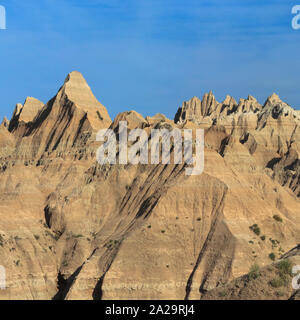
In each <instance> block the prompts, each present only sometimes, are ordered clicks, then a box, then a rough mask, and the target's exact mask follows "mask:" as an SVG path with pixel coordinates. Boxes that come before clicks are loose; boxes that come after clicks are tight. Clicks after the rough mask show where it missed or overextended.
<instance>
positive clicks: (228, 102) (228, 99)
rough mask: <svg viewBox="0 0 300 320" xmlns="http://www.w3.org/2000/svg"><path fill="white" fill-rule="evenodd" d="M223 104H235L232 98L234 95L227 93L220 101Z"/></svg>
mask: <svg viewBox="0 0 300 320" xmlns="http://www.w3.org/2000/svg"><path fill="white" fill-rule="evenodd" d="M222 104H223V105H228V106H229V105H237V102H236V100H235V99H234V97H232V96H230V95H227V96H226V98H225V100H224V101H223V102H222Z"/></svg>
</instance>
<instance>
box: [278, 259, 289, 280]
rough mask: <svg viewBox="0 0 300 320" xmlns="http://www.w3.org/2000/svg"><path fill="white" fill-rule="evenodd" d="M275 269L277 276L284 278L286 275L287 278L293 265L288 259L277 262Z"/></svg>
mask: <svg viewBox="0 0 300 320" xmlns="http://www.w3.org/2000/svg"><path fill="white" fill-rule="evenodd" d="M276 268H277V269H278V271H279V275H280V276H281V277H283V276H286V275H289V276H291V275H292V268H293V264H292V262H291V261H290V260H288V259H286V260H282V261H280V262H278V263H277V264H276Z"/></svg>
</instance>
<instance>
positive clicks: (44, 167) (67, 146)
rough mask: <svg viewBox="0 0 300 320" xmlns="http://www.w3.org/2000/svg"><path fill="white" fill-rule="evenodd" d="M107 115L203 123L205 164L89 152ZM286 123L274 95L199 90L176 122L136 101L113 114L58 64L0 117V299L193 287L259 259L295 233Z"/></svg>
mask: <svg viewBox="0 0 300 320" xmlns="http://www.w3.org/2000/svg"><path fill="white" fill-rule="evenodd" d="M27 100H28V99H27ZM27 100H26V101H27ZM29 106H34V107H33V108H29V109H28V112H26V113H25V110H26V109H25V107H29ZM30 110H31V111H30ZM33 110H35V111H33ZM29 111H30V112H29ZM23 112H24V114H23V117H22V113H23ZM34 113H35V114H34ZM25 116H26V117H25ZM119 121H127V122H128V128H129V129H135V128H140V129H145V130H146V132H147V134H148V135H149V133H150V130H151V129H153V128H155V129H158V128H165V129H168V130H172V128H179V129H188V128H192V129H196V128H205V170H204V173H203V174H202V175H200V176H193V177H188V176H186V175H185V165H184V164H182V165H172V164H171V165H102V166H101V165H99V164H98V163H97V162H96V151H97V148H98V147H99V142H96V133H97V131H98V130H100V129H106V128H111V129H113V130H114V131H115V132H118V124H119ZM7 123H8V122H6V124H7ZM298 124H299V118H298V113H297V112H296V111H295V110H293V109H292V108H291V107H289V106H288V105H287V104H285V103H284V102H282V101H281V100H280V99H279V97H278V96H277V95H272V96H271V97H270V98H269V99H268V100H267V101H266V103H265V104H264V105H263V106H262V105H260V104H259V103H258V102H257V101H256V99H255V98H254V97H251V96H249V97H248V98H247V99H241V100H240V101H239V103H237V102H236V101H235V100H234V98H232V97H230V96H227V97H226V98H225V100H224V101H223V102H222V103H218V102H217V101H216V99H215V98H214V96H213V94H212V93H211V92H210V93H209V94H206V95H204V97H203V99H202V101H200V99H198V98H196V97H195V98H193V99H192V100H190V101H189V102H186V103H184V104H183V107H182V108H180V109H179V110H178V112H177V114H176V116H175V122H174V121H171V120H169V119H167V118H166V117H165V116H163V115H161V114H158V115H156V116H154V117H147V118H144V117H143V116H141V115H140V114H138V113H137V112H135V111H129V112H122V113H120V114H119V115H118V116H117V117H116V118H115V120H114V121H113V122H112V121H111V120H110V117H109V115H108V113H107V111H106V109H105V108H104V106H102V105H101V104H100V103H99V102H98V101H97V100H96V98H95V97H94V95H93V94H92V92H91V90H90V88H89V86H88V85H87V83H86V81H85V80H84V78H83V76H82V75H81V74H80V73H78V72H72V73H70V74H69V75H68V76H67V78H66V80H65V82H64V84H63V86H62V87H61V88H60V89H59V91H58V93H57V94H56V95H55V97H54V98H52V99H51V100H50V101H49V102H48V103H46V104H45V105H42V103H38V102H37V101H36V100H34V102H33V101H32V100H30V99H29V100H28V101H27V103H25V104H24V106H21V105H18V106H17V108H16V110H15V112H14V115H13V118H12V119H11V121H10V123H9V125H2V126H1V127H0V148H1V149H0V151H1V152H0V168H1V170H0V194H1V200H2V201H1V203H0V256H1V257H4V258H2V260H1V262H0V264H2V265H4V266H5V267H6V270H7V289H6V290H3V291H0V298H9V299H125V298H129V299H141V298H144V299H168V298H169V299H171V298H174V299H184V298H186V299H200V298H201V297H204V298H205V297H210V296H208V293H209V292H211V293H212V297H216V296H215V295H214V294H213V290H219V289H218V288H221V287H223V286H224V285H225V284H228V285H230V284H231V283H232V281H235V279H239V277H241V276H243V275H245V274H247V273H248V271H249V269H250V268H251V266H252V265H253V264H258V265H260V267H261V268H262V269H263V268H267V266H268V265H269V264H270V263H271V262H272V261H271V260H270V258H269V255H270V253H273V254H274V255H275V257H276V258H279V257H280V256H281V255H283V254H284V253H287V252H289V250H290V249H291V248H293V247H295V246H296V245H297V244H298V243H300V233H299V229H300V213H299V212H300V211H299V199H298V196H299V183H298V163H299V161H298V152H299V139H298V138H299V137H298V135H299V130H298ZM8 129H9V130H8ZM134 143H136V142H134ZM257 285H259V283H258V284H257ZM255 288H256V287H255ZM250 289H251V288H250ZM255 290H256V289H255ZM253 292H255V291H253ZM254 294H255V293H253V295H254ZM292 294H293V292H290V291H289V292H288V294H286V297H290V296H291V295H292ZM253 295H252V296H253ZM252 296H251V294H248V293H247V294H246V295H244V296H241V297H242V298H251V297H252ZM275 298H276V296H275ZM278 298H279V297H278Z"/></svg>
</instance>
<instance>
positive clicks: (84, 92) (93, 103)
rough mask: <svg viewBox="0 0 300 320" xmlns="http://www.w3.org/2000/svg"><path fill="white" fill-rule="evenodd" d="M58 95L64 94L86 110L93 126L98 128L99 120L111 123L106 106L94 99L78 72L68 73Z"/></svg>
mask: <svg viewBox="0 0 300 320" xmlns="http://www.w3.org/2000/svg"><path fill="white" fill-rule="evenodd" d="M59 95H66V97H67V99H68V100H70V101H72V102H73V103H74V104H75V105H76V106H77V107H78V108H80V109H82V110H83V111H84V112H86V113H87V114H88V118H89V121H90V123H91V125H92V127H93V128H95V129H98V128H99V121H101V122H107V123H108V125H110V124H111V119H110V116H109V114H108V112H107V110H106V108H105V107H104V106H103V105H102V104H101V103H100V102H99V101H98V100H97V99H96V97H95V96H94V94H93V92H92V90H91V88H90V87H89V85H88V84H87V82H86V80H85V79H84V77H83V75H82V74H81V73H80V72H78V71H73V72H71V73H69V74H68V76H67V77H66V79H65V82H64V85H63V86H62V88H61V89H60V91H59V93H58V96H59Z"/></svg>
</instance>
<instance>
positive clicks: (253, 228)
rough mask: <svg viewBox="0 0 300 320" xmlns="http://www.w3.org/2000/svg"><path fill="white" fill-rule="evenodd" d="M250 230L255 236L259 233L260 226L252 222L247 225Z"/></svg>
mask: <svg viewBox="0 0 300 320" xmlns="http://www.w3.org/2000/svg"><path fill="white" fill-rule="evenodd" d="M249 229H250V230H252V231H253V232H254V233H255V234H256V235H257V236H259V235H260V228H259V226H258V225H257V224H254V225H253V226H251V227H249Z"/></svg>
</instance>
